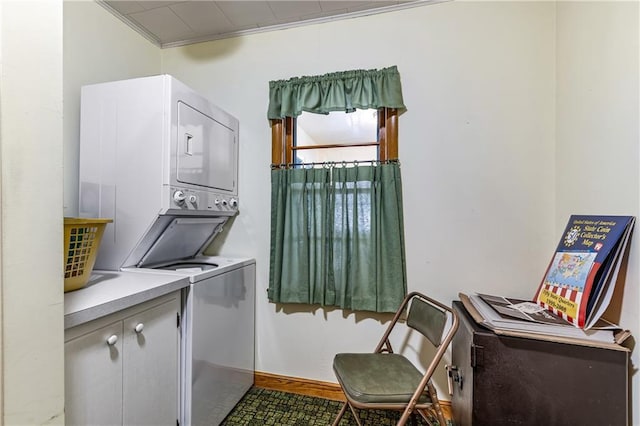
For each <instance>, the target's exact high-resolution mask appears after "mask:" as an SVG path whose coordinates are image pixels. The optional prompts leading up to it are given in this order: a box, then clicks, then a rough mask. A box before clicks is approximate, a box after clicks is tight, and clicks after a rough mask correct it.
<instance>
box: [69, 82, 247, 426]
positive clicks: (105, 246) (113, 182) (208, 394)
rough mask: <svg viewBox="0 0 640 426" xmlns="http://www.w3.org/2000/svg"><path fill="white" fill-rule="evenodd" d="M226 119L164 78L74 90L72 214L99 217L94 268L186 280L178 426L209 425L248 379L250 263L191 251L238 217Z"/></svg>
mask: <svg viewBox="0 0 640 426" xmlns="http://www.w3.org/2000/svg"><path fill="white" fill-rule="evenodd" d="M238 130H239V123H238V120H237V119H236V118H234V117H233V116H231V115H230V114H228V113H226V112H225V111H223V110H221V109H220V108H218V107H216V106H215V105H213V104H212V103H211V102H210V101H209V100H207V99H206V98H204V97H203V96H201V95H199V94H197V93H196V92H195V91H193V90H192V89H190V88H189V87H187V86H186V85H184V84H183V83H181V82H180V81H178V80H176V79H175V78H173V77H171V76H169V75H158V76H152V77H144V78H137V79H131V80H123V81H116V82H108V83H101V84H94V85H89V86H84V87H83V88H82V101H81V130H80V173H79V175H80V176H79V177H80V200H79V201H80V207H79V213H80V216H83V217H108V218H112V219H113V224H112V225H110V226H109V227H107V229H106V231H105V234H104V235H103V238H102V243H101V245H100V250H99V254H98V258H97V260H96V265H95V269H102V270H123V271H132V272H138V273H148V272H153V273H156V274H157V273H159V272H160V273H165V274H171V275H175V276H176V277H185V276H187V277H188V278H189V281H190V283H191V284H190V286H189V287H188V288H186V289H185V290H184V291H183V313H182V320H181V333H182V350H181V401H180V412H181V413H180V417H181V424H183V425H201V424H207V425H211V424H218V423H220V422H221V421H222V420H223V419H224V418H225V416H226V415H227V414H228V413H229V412H230V411H231V409H232V408H233V407H234V406H235V405H236V403H237V402H238V401H239V400H240V399H241V398H242V396H243V395H244V394H245V393H246V391H247V390H248V389H249V388H250V387H251V385H252V384H253V375H254V316H255V307H254V300H255V261H254V260H253V259H234V258H225V257H218V256H216V257H210V256H205V255H204V254H203V252H204V250H205V249H206V248H207V247H208V246H209V244H210V243H211V242H212V241H213V239H214V238H215V237H216V235H217V234H218V233H219V232H220V231H221V230H222V227H223V226H224V225H225V223H226V222H227V221H228V219H229V218H231V217H233V216H234V215H236V214H237V213H238V205H239V198H238Z"/></svg>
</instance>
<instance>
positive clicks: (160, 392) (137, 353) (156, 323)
mask: <svg viewBox="0 0 640 426" xmlns="http://www.w3.org/2000/svg"><path fill="white" fill-rule="evenodd" d="M179 311H180V298H179V297H178V296H177V295H176V297H175V298H173V299H171V300H169V301H168V302H165V303H163V304H161V305H158V306H156V307H153V308H150V309H147V310H145V311H142V312H139V313H137V314H134V315H132V316H130V317H127V318H125V319H124V332H123V333H124V338H123V341H124V343H123V350H124V353H125V358H124V362H123V423H124V424H125V425H153V426H159V425H175V424H176V420H177V419H178V404H179V394H178V378H179V364H178V362H179V337H180V336H179V328H178V324H177V315H178V312H179Z"/></svg>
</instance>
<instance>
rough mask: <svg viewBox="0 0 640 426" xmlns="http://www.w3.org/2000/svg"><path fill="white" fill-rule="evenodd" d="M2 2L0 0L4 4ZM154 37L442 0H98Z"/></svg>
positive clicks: (170, 41)
mask: <svg viewBox="0 0 640 426" xmlns="http://www.w3.org/2000/svg"><path fill="white" fill-rule="evenodd" d="M1 1H2V0H0V2H1ZM95 1H97V2H98V4H101V5H103V6H104V7H105V8H107V9H108V10H109V11H110V12H111V13H113V14H114V15H116V16H118V17H119V18H120V19H122V20H124V21H128V22H130V23H131V25H132V26H133V27H134V28H136V29H138V30H139V31H140V32H141V33H143V34H144V35H145V36H146V37H149V38H150V39H155V40H156V41H157V42H158V44H159V45H160V46H161V47H167V46H169V45H171V46H176V45H185V44H190V43H195V42H200V41H203V40H215V39H219V38H222V37H229V36H233V35H237V34H241V33H243V32H246V31H249V32H253V31H255V30H258V31H264V30H268V29H269V27H275V28H282V25H284V24H291V23H296V22H300V23H301V24H303V23H304V21H310V20H318V19H320V20H333V19H340V17H341V15H347V16H351V17H352V16H354V15H355V16H359V15H368V14H371V13H380V12H387V11H390V10H395V8H396V7H407V4H408V3H413V6H421V5H426V4H430V3H434V2H435V3H437V2H439V1H440V0H368V1H357V0H352V1H342V0H273V1H268V0H219V1H214V0H179V1H176V0H173V1H150V0H138V1H129V0H108V1H106V0H95Z"/></svg>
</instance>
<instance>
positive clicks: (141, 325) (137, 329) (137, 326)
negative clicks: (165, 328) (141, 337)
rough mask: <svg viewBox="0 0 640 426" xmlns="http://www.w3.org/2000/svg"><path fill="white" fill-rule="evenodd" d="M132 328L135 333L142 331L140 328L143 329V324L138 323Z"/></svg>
mask: <svg viewBox="0 0 640 426" xmlns="http://www.w3.org/2000/svg"><path fill="white" fill-rule="evenodd" d="M133 329H134V330H135V331H136V333H142V330H144V324H143V323H139V324H138V325H136V326H135V327H134V328H133Z"/></svg>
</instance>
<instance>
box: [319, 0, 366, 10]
mask: <svg viewBox="0 0 640 426" xmlns="http://www.w3.org/2000/svg"><path fill="white" fill-rule="evenodd" d="M364 5H371V2H370V1H322V0H321V1H320V7H321V8H322V10H323V11H325V12H330V11H332V10H347V9H349V8H351V7H358V6H364ZM371 7H373V6H371ZM375 7H378V6H375Z"/></svg>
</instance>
